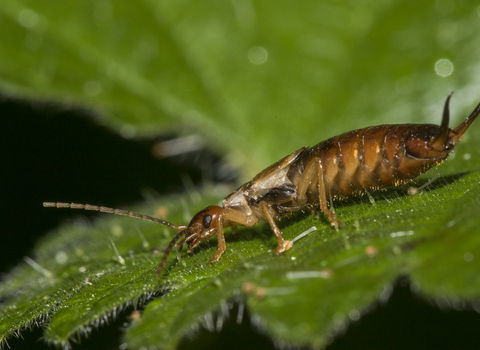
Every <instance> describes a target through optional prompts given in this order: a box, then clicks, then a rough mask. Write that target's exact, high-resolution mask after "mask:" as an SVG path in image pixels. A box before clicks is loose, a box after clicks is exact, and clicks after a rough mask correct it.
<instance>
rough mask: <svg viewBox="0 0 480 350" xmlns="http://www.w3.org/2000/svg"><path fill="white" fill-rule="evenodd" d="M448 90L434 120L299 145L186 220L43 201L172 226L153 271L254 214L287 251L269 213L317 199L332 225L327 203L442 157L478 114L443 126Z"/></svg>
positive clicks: (391, 181)
mask: <svg viewBox="0 0 480 350" xmlns="http://www.w3.org/2000/svg"><path fill="white" fill-rule="evenodd" d="M452 94H453V93H451V94H450V95H449V96H448V97H447V100H446V102H445V106H444V110H443V118H442V123H441V125H440V126H437V125H432V124H394V125H379V126H371V127H367V128H363V129H358V130H353V131H350V132H347V133H344V134H341V135H339V136H335V137H332V138H330V139H328V140H325V141H322V142H320V143H319V144H317V145H316V146H313V147H311V148H309V147H308V146H306V147H303V148H300V149H299V150H297V151H295V152H293V153H292V154H290V155H288V156H286V157H285V158H283V159H281V160H279V161H278V162H276V163H275V164H273V165H271V166H269V167H268V168H266V169H265V170H263V171H262V172H260V173H259V174H258V175H257V176H255V177H254V178H253V180H251V181H250V182H247V183H246V184H244V185H243V186H241V187H240V188H238V189H237V190H236V191H234V192H233V193H231V194H230V195H228V196H227V197H225V199H223V201H222V207H220V206H217V205H211V206H209V207H207V208H205V209H203V210H202V211H200V212H198V213H197V214H196V215H195V216H194V217H193V218H192V220H191V221H190V223H189V224H188V225H186V226H185V225H178V226H177V225H173V224H171V223H169V222H167V221H164V220H161V219H157V218H153V217H151V216H147V215H141V214H138V213H134V212H130V211H126V210H121V209H112V208H107V207H98V206H92V205H83V204H75V203H71V204H68V203H51V202H45V203H43V205H44V206H45V207H57V208H73V209H86V210H97V211H101V212H105V213H113V214H118V215H128V216H130V217H134V218H141V219H143V220H147V221H153V222H156V223H159V224H161V225H166V226H168V227H171V228H173V229H175V230H177V231H179V232H178V233H177V234H176V235H175V237H173V239H172V240H171V241H170V243H169V245H168V247H167V249H166V250H165V253H164V255H163V258H162V260H161V262H160V264H159V266H158V269H157V275H160V273H161V272H162V269H163V267H164V265H165V262H166V260H167V258H168V256H169V254H170V252H171V250H172V249H173V246H174V245H175V244H176V245H177V246H180V247H183V245H184V244H187V245H188V252H189V253H190V252H192V251H193V249H194V248H195V247H197V246H198V245H199V244H200V243H201V242H203V241H204V240H206V239H208V238H210V237H211V236H213V235H214V234H215V233H216V234H217V239H218V249H217V251H216V253H215V254H214V255H213V257H212V258H211V259H210V263H214V262H216V261H218V260H219V259H220V257H221V256H222V254H223V253H224V252H225V249H226V244H225V237H224V232H223V231H224V228H226V227H229V226H233V228H235V226H238V225H241V226H253V225H255V224H256V223H257V222H258V221H259V220H264V221H268V223H269V224H270V227H271V229H272V231H273V233H274V234H275V236H276V237H277V239H278V246H277V248H276V249H275V253H276V254H280V253H282V252H284V251H286V250H288V249H290V248H291V247H292V245H293V243H292V242H291V241H288V240H285V239H284V238H283V236H282V233H281V231H280V229H279V228H278V226H277V225H276V223H275V218H278V217H281V216H283V215H285V214H288V213H291V212H294V211H297V210H301V209H303V208H305V207H306V206H313V205H319V206H320V210H321V211H322V212H323V213H324V214H325V215H326V216H327V217H328V218H329V221H330V223H331V225H335V226H337V227H338V225H339V224H340V223H339V221H338V220H337V217H336V215H335V213H334V212H333V211H331V210H330V209H329V204H330V201H332V200H338V199H342V198H344V197H346V196H349V195H352V194H356V193H361V192H367V191H370V190H378V189H383V188H386V187H388V186H392V185H398V184H400V183H404V182H406V181H408V180H411V179H413V178H415V177H417V176H418V175H420V174H422V173H424V172H426V171H427V170H428V169H430V168H432V167H434V166H436V165H438V164H440V163H441V162H443V161H444V160H445V159H447V157H448V154H449V153H450V152H452V151H453V150H454V148H455V145H456V144H457V143H458V142H459V141H460V140H461V139H462V136H463V134H464V133H465V131H466V130H467V129H468V128H469V127H470V125H471V124H472V123H473V121H474V120H475V118H476V117H477V116H478V114H479V113H480V104H479V105H478V106H477V107H476V108H475V110H474V111H473V112H472V114H471V115H470V116H469V117H468V118H467V119H466V120H465V121H464V122H463V123H461V124H460V125H459V126H457V127H456V128H455V129H450V128H449V127H448V125H449V119H450V112H449V104H450V98H451V96H452ZM180 239H181V240H180ZM179 240H180V241H179ZM178 241H179V242H178Z"/></svg>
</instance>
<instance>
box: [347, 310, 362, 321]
mask: <svg viewBox="0 0 480 350" xmlns="http://www.w3.org/2000/svg"><path fill="white" fill-rule="evenodd" d="M348 317H350V319H351V320H352V321H358V320H359V319H360V312H358V310H356V309H353V310H352V311H350V312H349V313H348Z"/></svg>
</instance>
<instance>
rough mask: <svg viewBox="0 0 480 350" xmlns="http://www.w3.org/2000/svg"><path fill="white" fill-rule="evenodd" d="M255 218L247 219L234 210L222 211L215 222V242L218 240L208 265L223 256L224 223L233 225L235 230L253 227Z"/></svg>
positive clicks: (225, 246)
mask: <svg viewBox="0 0 480 350" xmlns="http://www.w3.org/2000/svg"><path fill="white" fill-rule="evenodd" d="M257 221H258V220H257V218H255V217H253V218H252V217H248V216H247V215H245V214H244V213H243V212H241V211H239V210H234V209H224V210H223V211H222V212H221V213H220V216H219V218H218V222H217V240H218V249H217V251H216V252H215V254H214V255H213V256H212V258H211V259H210V261H209V263H214V262H216V261H218V259H220V257H221V256H222V255H223V253H224V252H225V250H226V249H227V245H226V243H225V235H224V234H223V227H224V222H230V225H234V227H235V229H236V226H238V225H242V226H253V225H255V224H256V223H257Z"/></svg>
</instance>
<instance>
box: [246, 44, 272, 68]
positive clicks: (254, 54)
mask: <svg viewBox="0 0 480 350" xmlns="http://www.w3.org/2000/svg"><path fill="white" fill-rule="evenodd" d="M267 59H268V52H267V50H265V48H263V47H262V46H253V47H252V48H250V50H249V51H248V60H249V61H250V62H251V63H253V64H256V65H260V64H264V63H265V62H266V61H267Z"/></svg>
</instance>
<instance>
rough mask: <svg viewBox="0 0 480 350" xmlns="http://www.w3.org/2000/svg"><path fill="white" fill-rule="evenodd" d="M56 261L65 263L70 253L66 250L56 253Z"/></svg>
mask: <svg viewBox="0 0 480 350" xmlns="http://www.w3.org/2000/svg"><path fill="white" fill-rule="evenodd" d="M55 261H56V262H57V264H60V265H63V264H65V263H66V262H67V261H68V255H67V253H65V252H64V251H60V252H58V253H57V254H55Z"/></svg>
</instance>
